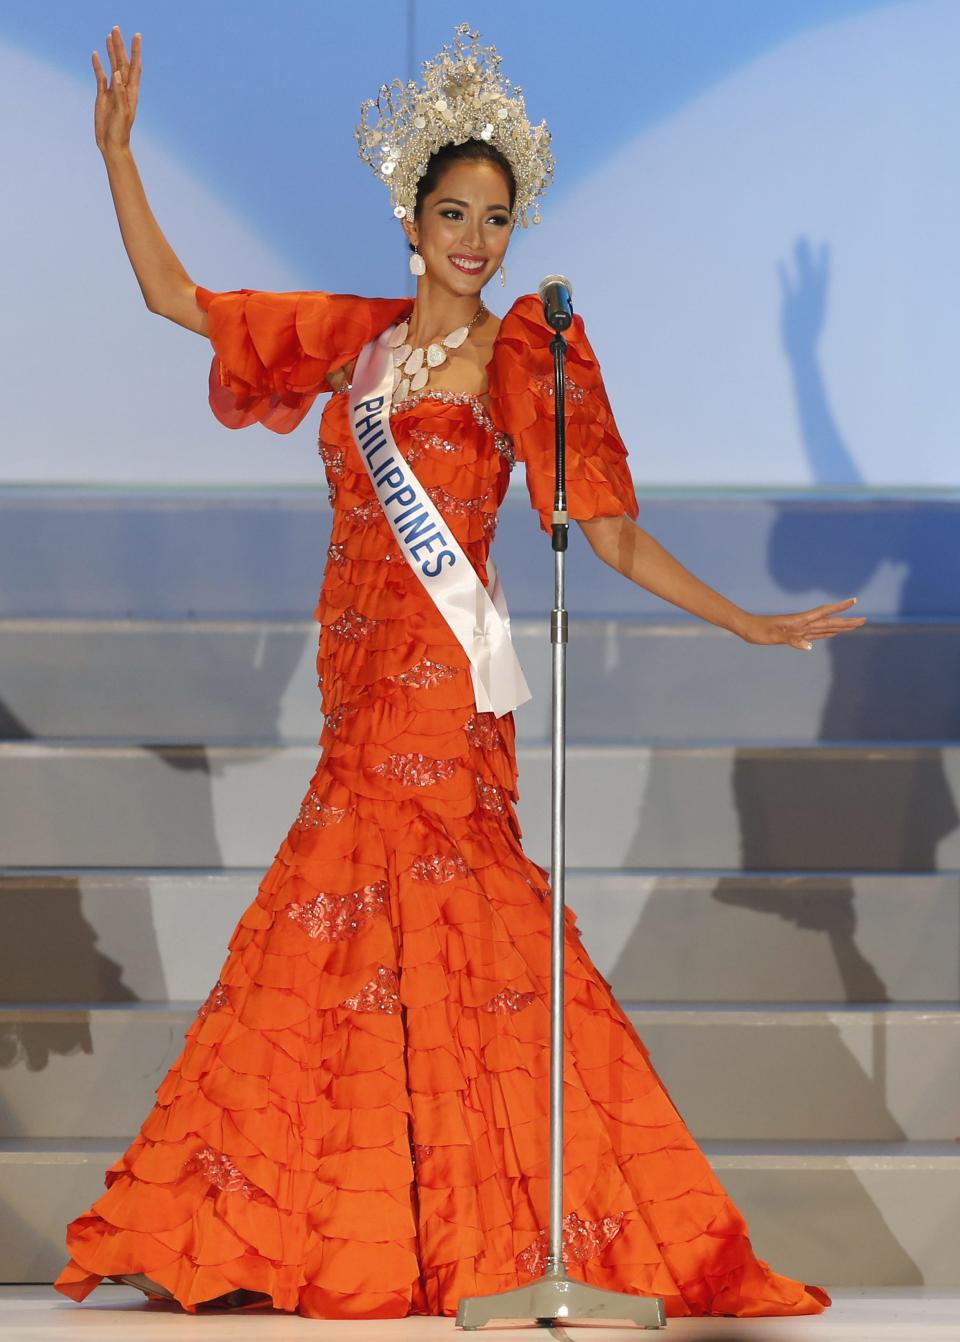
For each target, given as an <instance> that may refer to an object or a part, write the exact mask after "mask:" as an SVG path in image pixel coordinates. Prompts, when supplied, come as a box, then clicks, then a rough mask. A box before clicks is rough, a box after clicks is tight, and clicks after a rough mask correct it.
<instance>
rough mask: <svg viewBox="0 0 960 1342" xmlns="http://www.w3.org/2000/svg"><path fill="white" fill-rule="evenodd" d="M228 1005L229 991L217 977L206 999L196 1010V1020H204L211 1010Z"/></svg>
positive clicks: (221, 1008)
mask: <svg viewBox="0 0 960 1342" xmlns="http://www.w3.org/2000/svg"><path fill="white" fill-rule="evenodd" d="M229 1005H230V993H229V992H228V990H227V988H226V987H225V986H224V985H223V984H222V983H221V982H220V980H219V979H217V981H216V983H215V984H214V985H213V987H212V988H211V989H210V992H209V993H208V995H207V1000H206V1001H205V1002H204V1004H203V1006H202V1007H201V1008H200V1010H199V1011H198V1012H197V1020H206V1019H207V1017H208V1016H209V1015H210V1013H211V1012H212V1011H222V1010H223V1008H224V1007H227V1006H229Z"/></svg>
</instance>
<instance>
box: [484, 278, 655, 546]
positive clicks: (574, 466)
mask: <svg viewBox="0 0 960 1342" xmlns="http://www.w3.org/2000/svg"><path fill="white" fill-rule="evenodd" d="M552 334H553V333H552V332H551V331H550V329H549V328H548V327H547V325H546V323H545V322H544V319H543V305H542V303H541V302H540V300H539V299H538V298H537V297H536V295H534V294H525V295H524V296H523V297H522V298H518V299H517V301H516V302H515V303H514V305H513V307H512V308H511V309H510V311H509V312H508V313H507V315H506V316H505V317H504V319H503V321H502V323H501V325H500V330H499V333H498V335H497V339H496V342H495V344H494V349H493V358H492V360H491V362H490V366H489V369H488V374H489V380H490V403H491V413H492V414H493V417H494V419H495V420H496V421H497V423H498V424H499V425H500V427H501V429H502V430H503V431H504V432H505V433H507V434H509V435H510V436H511V437H512V438H513V442H514V445H515V447H516V451H517V456H518V458H519V459H521V460H522V461H523V462H524V464H525V465H526V470H527V488H528V489H529V491H530V499H531V502H532V503H533V506H534V507H535V508H536V509H537V511H538V512H539V514H540V525H541V526H542V527H543V529H544V531H549V530H550V519H551V516H552V513H553V497H554V488H555V480H556V470H555V456H554V451H555V449H554V373H553V355H552V353H551V351H550V339H551V336H552ZM566 337H567V363H566V371H567V396H566V416H567V417H566V424H567V456H566V482H567V500H568V512H569V514H570V516H571V517H572V518H575V519H576V520H577V521H580V522H585V521H589V520H590V519H592V518H595V517H619V516H622V515H623V514H624V513H628V514H629V515H630V517H636V516H637V513H638V507H637V499H636V494H635V493H634V488H633V479H632V475H631V472H630V469H629V467H628V466H627V452H626V448H625V447H624V445H623V439H622V438H621V436H620V432H619V430H618V428H617V425H616V421H615V420H614V417H613V411H612V410H611V408H610V402H609V400H608V399H607V393H606V389H605V388H604V385H603V377H602V375H601V372H600V364H599V362H598V361H597V356H596V355H595V354H594V352H593V349H592V347H591V345H590V341H589V340H588V339H587V335H586V331H585V330H584V326H583V320H582V318H581V317H580V316H579V315H578V316H575V317H574V319H573V325H572V326H571V327H570V329H569V330H568V331H567V332H566Z"/></svg>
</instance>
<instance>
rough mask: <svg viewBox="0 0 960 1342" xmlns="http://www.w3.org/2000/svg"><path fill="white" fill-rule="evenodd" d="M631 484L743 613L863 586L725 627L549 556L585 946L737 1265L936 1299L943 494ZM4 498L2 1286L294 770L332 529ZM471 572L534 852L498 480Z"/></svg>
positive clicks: (950, 776)
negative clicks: (493, 573) (739, 630)
mask: <svg viewBox="0 0 960 1342" xmlns="http://www.w3.org/2000/svg"><path fill="white" fill-rule="evenodd" d="M643 506H644V513H645V518H644V520H645V523H646V525H648V526H649V527H650V529H651V530H652V531H653V532H654V534H656V535H657V536H658V537H659V538H660V539H662V540H663V541H664V542H665V543H666V544H668V545H669V546H670V547H671V548H673V549H674V550H675V551H676V552H677V553H679V554H680V556H681V557H682V558H683V559H684V560H685V561H686V562H688V563H689V564H690V565H691V567H693V568H694V570H695V571H697V572H699V573H700V574H701V576H703V577H705V578H707V579H708V580H709V581H711V582H712V583H714V584H715V585H716V586H718V587H720V588H721V590H724V591H726V592H727V593H728V594H729V595H730V596H732V597H733V598H734V599H736V600H738V601H740V602H741V603H742V604H745V605H747V606H750V607H751V608H753V609H769V610H774V609H798V608H802V607H803V606H806V605H810V604H814V603H815V602H816V601H819V600H828V599H834V600H835V599H838V598H839V597H840V596H843V595H846V594H847V592H848V591H849V592H850V593H851V594H853V593H855V592H859V593H860V594H861V598H862V599H861V603H860V609H861V610H863V611H864V613H866V614H868V615H869V616H871V617H872V618H871V623H870V624H869V625H868V626H866V628H865V629H864V630H863V631H861V632H860V633H858V634H856V635H853V636H851V637H850V638H849V639H846V640H844V639H837V640H834V641H833V642H832V643H830V644H824V645H820V646H819V647H818V648H817V649H816V650H815V652H814V653H813V654H810V655H798V654H796V653H793V652H790V651H787V650H782V649H755V648H748V647H746V646H745V645H743V644H741V643H739V642H738V641H737V640H735V639H734V638H732V637H731V636H729V635H726V634H723V633H721V632H718V631H716V630H713V629H710V628H707V627H704V626H700V625H697V624H696V623H694V622H690V621H686V620H682V619H675V618H672V615H671V613H670V612H669V611H668V610H667V609H666V608H665V607H663V606H662V605H659V604H658V603H656V602H654V601H653V600H652V599H651V598H649V597H646V596H645V595H644V594H642V593H634V592H632V591H631V590H630V589H629V588H628V587H627V585H626V584H624V583H622V582H621V581H618V580H616V579H615V578H614V575H607V574H606V573H605V571H604V570H603V569H602V568H601V567H600V566H599V565H598V564H597V563H596V561H595V560H593V558H592V557H591V556H589V555H588V554H587V553H586V550H585V547H584V546H582V545H579V546H578V545H574V546H573V547H572V558H571V583H570V590H571V595H570V606H571V612H572V638H573V642H572V646H571V653H570V696H571V707H570V723H569V727H570V735H571V749H570V759H569V767H570V787H569V803H568V804H569V816H570V833H569V838H568V855H569V862H570V868H571V870H570V877H569V888H568V898H569V902H570V904H571V905H572V907H573V908H574V909H575V910H576V911H577V914H578V920H579V923H580V926H581V928H582V931H583V934H584V939H585V942H586V945H587V947H588V949H589V950H590V951H591V953H592V954H593V956H594V958H595V960H596V962H597V964H598V967H599V968H600V971H601V972H602V973H603V974H604V975H605V977H607V978H608V979H609V980H610V981H611V983H612V984H613V987H614V990H615V991H616V993H617V995H618V997H619V998H620V1000H621V1001H622V1002H623V1003H624V1005H625V1007H626V1008H627V1010H628V1011H629V1013H630V1015H631V1017H632V1019H633V1020H634V1022H635V1024H636V1027H637V1029H638V1030H639V1032H640V1034H641V1036H642V1037H643V1039H644V1041H645V1042H646V1044H647V1046H648V1047H649V1048H650V1051H651V1054H652V1057H653V1061H654V1063H655V1065H656V1067H657V1069H658V1071H659V1072H660V1074H661V1075H662V1077H663V1078H664V1081H665V1083H666V1085H667V1086H668V1088H669V1090H670V1092H671V1095H672V1096H673V1098H674V1100H675V1102H676V1103H677V1105H678V1106H679V1108H680V1110H681V1112H682V1113H683V1114H684V1116H685V1118H686V1120H687V1122H688V1123H689V1125H690V1127H691V1129H692V1130H693V1132H694V1134H695V1135H696V1137H697V1138H698V1140H699V1141H701V1143H702V1144H703V1145H704V1147H705V1148H706V1150H707V1151H708V1153H709V1154H710V1157H711V1160H712V1162H713V1164H714V1167H715V1169H716V1170H717V1172H718V1174H719V1176H720V1178H721V1180H722V1181H723V1182H724V1183H725V1184H726V1186H727V1187H728V1188H729V1190H730V1192H731V1193H732V1195H733V1196H734V1198H735V1199H736V1200H737V1202H738V1203H739V1205H740V1206H741V1208H742V1209H743V1211H744V1213H745V1215H746V1216H747V1218H748V1220H749V1222H750V1225H751V1233H752V1237H753V1241H754V1245H755V1248H756V1249H757V1251H758V1253H759V1254H760V1255H761V1256H762V1257H764V1258H766V1259H767V1260H769V1261H771V1262H772V1263H773V1264H774V1266H775V1267H776V1268H777V1269H778V1270H780V1271H782V1272H785V1273H788V1274H789V1275H792V1276H797V1277H801V1278H803V1279H805V1280H807V1281H811V1282H818V1283H821V1284H825V1285H828V1286H829V1285H842V1284H846V1285H862V1286H868V1285H898V1286H910V1285H921V1284H925V1285H927V1286H934V1287H937V1286H939V1287H948V1286H960V1255H958V1254H957V1251H956V1245H957V1243H958V1242H960V1144H958V1140H957V1139H958V1137H960V1005H958V999H960V805H958V794H960V729H958V728H960V572H956V571H954V570H956V569H958V568H960V560H958V559H957V558H956V555H957V553H960V551H958V547H956V546H955V545H954V543H953V537H954V536H955V535H956V527H957V523H958V521H960V516H958V513H960V508H958V507H957V506H956V505H951V504H948V503H942V502H935V501H930V500H916V499H893V498H887V499H882V500H876V499H855V498H851V499H846V500H844V499H832V500H823V499H816V498H810V499H806V500H803V499H786V500H776V499H768V498H763V497H759V496H757V497H749V496H740V497H732V496H722V495H718V496H716V497H714V498H710V497H706V496H701V497H694V498H691V497H687V498H678V497H673V498H671V497H667V496H664V497H659V498H658V497H652V498H650V499H646V500H644V501H643ZM0 514H2V526H0V573H3V574H4V575H6V576H5V579H4V580H5V582H6V583H7V586H6V588H5V590H3V591H0V735H2V737H3V740H2V742H0V853H2V857H3V862H4V867H5V871H4V874H2V875H0V997H2V999H3V1003H4V1004H3V1005H2V1006H0V1066H2V1069H3V1070H2V1073H0V1079H2V1094H0V1280H4V1281H12V1282H17V1281H31V1282H38V1281H47V1280H50V1278H51V1277H52V1276H53V1275H54V1274H55V1273H56V1272H57V1271H58V1269H59V1267H60V1264H61V1261H62V1257H63V1249H62V1243H63V1227H64V1224H65V1222H66V1221H67V1220H68V1219H70V1218H71V1217H72V1216H74V1215H76V1214H78V1213H79V1212H80V1211H82V1210H83V1209H84V1207H85V1206H86V1205H87V1204H88V1203H89V1202H90V1201H91V1200H92V1199H93V1198H94V1197H95V1196H96V1195H97V1193H98V1191H99V1189H100V1187H101V1184H102V1177H103V1171H104V1169H105V1167H106V1166H107V1165H108V1164H109V1163H110V1162H111V1161H112V1160H113V1159H114V1158H115V1156H116V1154H117V1153H118V1152H119V1151H120V1150H122V1149H123V1147H124V1146H125V1145H126V1143H127V1142H128V1141H129V1139H130V1137H131V1136H132V1135H133V1133H134V1132H135V1130H136V1128H137V1127H138V1125H139V1123H140V1121H141V1119H142V1118H143V1116H144V1114H145V1113H146V1111H147V1109H148V1108H149V1106H150V1104H151V1102H152V1096H153V1091H154V1089H155V1087H156V1086H157V1084H158V1083H159V1082H160V1080H161V1079H162V1077H163V1075H164V1073H165V1070H166V1068H167V1066H168V1065H169V1063H170V1061H171V1060H172V1059H173V1057H174V1056H175V1054H176V1053H177V1052H178V1051H179V1048H180V1043H181V1040H182V1035H183V1031H184V1029H185V1028H186V1026H187V1024H188V1023H189V1021H190V1019H191V1017H192V1015H193V1012H194V1011H195V1009H196V1005H197V1003H198V1002H199V1001H200V1000H201V999H202V998H203V997H204V996H205V995H206V993H207V992H208V990H209V988H210V986H211V984H212V983H213V981H214V980H215V978H216V974H217V971H218V969H219V966H220V964H221V962H222V959H223V956H224V953H225V947H226V942H227V938H228V936H229V934H230V931H231V930H232V928H233V925H234V923H235V922H236V919H237V917H238V916H239V914H240V913H241V912H242V910H243V909H244V908H245V906H246V905H247V904H248V903H249V902H250V900H251V899H252V898H253V897H254V894H255V891H256V886H257V882H258V880H259V878H260V875H261V874H262V872H263V870H264V868H265V867H266V866H267V865H268V864H269V862H270V860H271V858H272V856H273V853H274V851H275V850H276V848H277V846H278V844H279V842H280V839H281V838H282V836H283V834H284V833H285V831H286V829H287V828H288V826H289V824H290V822H291V819H292V817H293V816H294V814H295V813H296V809H297V806H298V805H299V801H300V798H301V796H302V794H303V792H304V790H305V787H306V784H307V781H308V779H309V777H310V775H311V773H312V771H313V769H314V766H315V764H316V758H317V747H316V740H317V737H318V735H319V731H320V725H321V724H320V718H319V700H318V692H317V690H316V684H315V681H316V676H315V670H314V664H313V663H314V655H315V645H316V627H315V626H314V625H312V623H311V622H310V621H309V619H308V618H305V617H306V616H309V612H310V609H311V607H312V605H313V603H314V600H315V597H316V590H317V587H318V585H319V581H320V575H321V571H322V563H323V554H324V550H325V543H326V528H327V526H328V517H327V512H326V507H325V504H324V503H322V502H321V501H320V496H319V494H317V495H316V496H314V495H313V494H304V493H302V492H301V493H299V494H295V493H292V492H291V493H284V492H282V491H269V492H262V493H256V492H237V493H235V494H211V493H205V492H202V491H192V492H183V493H177V492H175V491H164V492H156V493H153V494H151V493H148V492H140V493H135V494H130V493H127V494H124V493H122V492H120V493H109V492H105V491H99V492H84V491H63V490H62V491H47V492H41V491H31V490H20V491H10V492H8V493H7V494H5V495H2V494H0ZM948 538H949V539H948ZM498 562H500V565H501V568H502V569H503V570H504V573H505V578H506V584H507V590H508V592H509V594H510V597H511V605H512V608H513V610H514V614H515V626H516V630H517V641H518V645H519V648H520V652H521V656H522V658H523V661H524V665H525V667H526V669H527V672H528V678H529V679H530V682H531V685H532V687H533V689H534V694H535V699H534V702H533V703H532V704H531V705H529V706H527V707H526V708H524V710H522V712H521V714H520V715H519V719H518V730H519V738H520V742H521V748H520V757H521V790H522V795H523V803H522V807H521V816H522V820H523V823H524V828H525V836H526V842H527V847H528V850H529V851H530V853H531V855H532V856H534V857H535V858H537V859H538V860H541V861H545V860H546V856H547V851H548V817H547V803H548V785H549V750H548V748H547V746H546V740H547V736H548V729H549V646H548V643H547V639H546V632H545V631H546V621H545V618H544V616H543V614H542V613H538V608H540V607H545V606H548V605H549V603H550V594H551V587H550V557H549V547H548V543H547V541H546V539H545V538H544V537H542V536H541V535H540V534H539V533H538V531H537V528H536V522H535V519H534V518H533V517H532V515H530V514H529V511H528V509H527V508H526V507H525V506H523V505H522V504H521V503H519V502H517V501H515V500H514V498H513V496H512V495H511V497H510V499H509V500H508V504H507V506H506V509H505V519H504V526H503V528H502V535H501V537H500V539H499V541H498ZM807 582H809V584H810V586H809V587H807V586H805V585H804V584H806V583H807ZM828 584H829V586H828ZM841 584H843V585H842V586H841Z"/></svg>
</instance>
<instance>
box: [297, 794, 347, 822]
mask: <svg viewBox="0 0 960 1342" xmlns="http://www.w3.org/2000/svg"><path fill="white" fill-rule="evenodd" d="M346 814H347V808H346V807H345V806H330V805H329V804H328V803H327V802H325V801H321V800H320V798H319V797H318V796H317V793H316V791H315V790H314V789H313V788H311V789H310V791H309V792H308V793H307V795H306V796H305V797H304V799H303V802H302V804H301V806H300V812H299V814H298V816H297V818H296V820H295V821H294V822H293V823H294V824H295V825H296V826H297V827H298V828H299V829H326V827H327V826H328V825H339V823H340V821H341V820H342V819H343V817H344V816H345V815H346Z"/></svg>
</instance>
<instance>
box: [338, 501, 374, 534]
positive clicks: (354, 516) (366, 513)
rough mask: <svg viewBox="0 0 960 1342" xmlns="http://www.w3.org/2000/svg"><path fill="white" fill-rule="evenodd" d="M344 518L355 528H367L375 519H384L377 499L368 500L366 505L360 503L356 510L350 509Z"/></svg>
mask: <svg viewBox="0 0 960 1342" xmlns="http://www.w3.org/2000/svg"><path fill="white" fill-rule="evenodd" d="M343 516H344V517H346V518H347V520H348V521H349V522H352V523H353V525H354V526H363V527H365V526H366V525H367V523H368V522H371V521H372V520H373V519H374V518H375V517H378V516H379V517H382V516H383V509H382V508H381V507H380V504H379V502H378V501H377V500H376V499H367V500H366V501H365V502H364V503H358V504H357V506H356V507H355V508H348V509H347V510H346V512H344V514H343Z"/></svg>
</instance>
